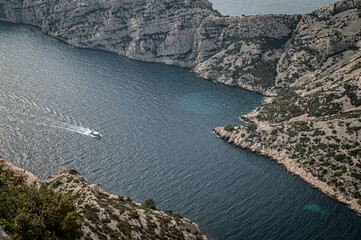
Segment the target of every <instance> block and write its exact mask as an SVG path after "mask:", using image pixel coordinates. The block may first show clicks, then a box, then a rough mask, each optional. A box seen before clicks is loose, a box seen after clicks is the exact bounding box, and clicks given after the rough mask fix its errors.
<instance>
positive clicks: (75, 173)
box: [69, 169, 80, 175]
mask: <svg viewBox="0 0 361 240" xmlns="http://www.w3.org/2000/svg"><path fill="white" fill-rule="evenodd" d="M69 173H70V174H71V175H78V174H80V173H79V172H78V171H77V170H74V169H71V170H69Z"/></svg>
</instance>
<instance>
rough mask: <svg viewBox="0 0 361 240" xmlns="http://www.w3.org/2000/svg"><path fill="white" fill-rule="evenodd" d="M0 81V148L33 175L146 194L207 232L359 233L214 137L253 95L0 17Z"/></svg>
mask: <svg viewBox="0 0 361 240" xmlns="http://www.w3.org/2000/svg"><path fill="white" fill-rule="evenodd" d="M0 84H1V88H0V136H1V137H0V146H1V149H0V154H1V155H2V156H3V157H4V158H5V159H9V160H11V161H12V162H13V163H15V164H16V165H18V166H20V167H23V168H25V169H27V170H30V171H32V172H34V173H36V174H38V175H39V176H40V177H41V178H42V179H45V178H46V177H47V176H48V175H50V174H52V173H54V172H55V171H58V170H60V169H61V168H62V167H67V168H75V169H77V170H79V171H80V172H81V173H82V174H83V175H84V176H85V177H86V178H88V179H89V180H90V181H91V182H96V183H99V184H100V186H101V187H102V188H103V189H105V190H106V191H108V192H111V193H114V194H120V195H125V196H131V197H132V198H133V199H134V200H136V201H140V202H142V201H144V200H145V199H147V198H153V199H155V200H156V202H157V206H158V207H159V208H161V209H172V210H174V211H175V212H177V213H180V214H182V215H184V216H185V217H188V218H190V219H192V220H193V221H195V222H197V223H198V224H199V225H200V227H201V229H202V230H203V231H204V232H205V233H206V234H207V235H209V236H210V237H213V238H216V239H359V238H360V236H361V221H360V218H359V217H357V216H356V214H354V213H353V212H352V211H350V210H348V209H347V208H345V207H344V206H343V205H341V204H340V203H338V202H336V201H333V200H331V199H329V198H327V197H325V196H324V195H322V194H321V193H319V192H318V191H316V190H314V189H312V188H311V187H309V186H308V185H306V184H305V183H303V182H302V181H300V180H299V179H297V178H295V177H293V176H291V175H290V174H288V173H287V172H286V171H285V170H284V169H282V168H280V167H279V166H278V165H276V164H275V163H274V162H272V161H270V160H269V159H267V158H264V157H260V156H258V155H255V154H253V153H250V152H248V151H244V150H241V149H238V148H235V147H233V146H231V145H229V144H227V143H225V142H224V141H222V140H220V139H218V138H216V137H215V135H214V134H212V133H211V129H212V128H214V127H217V126H224V125H227V124H239V123H241V122H240V121H239V120H238V117H239V116H240V115H242V114H244V113H247V112H249V111H251V110H252V109H254V108H255V107H257V106H258V105H259V104H260V103H261V96H260V95H258V94H255V93H252V92H249V91H246V90H243V89H239V88H233V87H228V86H224V85H221V84H216V83H213V82H210V81H206V80H204V79H201V78H198V77H197V76H196V75H195V74H193V73H191V72H190V71H189V70H188V69H182V68H178V67H170V66H164V65H160V64H149V63H142V62H137V61H132V60H128V59H126V58H123V57H119V56H117V55H115V54H111V53H107V52H102V51H93V50H85V49H77V48H74V47H71V46H68V45H66V44H64V43H62V42H59V41H58V40H56V39H53V38H51V37H48V36H45V35H43V34H41V33H40V31H39V30H37V29H36V28H33V27H27V26H18V25H9V24H0ZM90 129H95V130H97V131H99V132H100V133H101V134H102V135H103V136H104V137H103V139H101V140H96V139H94V138H92V137H91V136H89V132H90Z"/></svg>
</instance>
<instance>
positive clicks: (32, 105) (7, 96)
mask: <svg viewBox="0 0 361 240" xmlns="http://www.w3.org/2000/svg"><path fill="white" fill-rule="evenodd" d="M0 95H1V96H2V98H1V100H4V101H5V102H6V103H9V104H4V106H0V111H1V110H6V111H7V112H9V111H12V110H11V109H9V108H8V107H6V106H7V105H9V106H11V104H14V109H17V108H18V106H22V107H25V109H26V110H27V111H22V112H21V113H20V112H18V111H13V114H12V117H13V118H15V120H16V119H21V120H22V121H24V119H25V118H26V119H27V120H28V121H29V122H31V123H36V124H40V125H43V126H45V127H48V126H50V127H53V128H58V129H63V130H67V131H70V132H75V133H79V134H82V135H86V136H91V137H94V138H101V135H100V133H98V132H96V131H94V130H92V129H90V128H86V127H84V126H83V124H81V123H80V122H79V121H77V120H75V119H73V118H71V117H69V116H67V115H66V114H64V113H60V112H57V111H56V110H54V109H52V108H51V107H49V106H41V105H40V104H38V103H36V102H34V101H31V100H29V99H27V98H26V97H24V96H18V95H15V94H11V93H8V92H5V91H2V90H0ZM2 105H3V104H2ZM39 111H40V112H39ZM39 113H40V114H39ZM24 116H26V117H24ZM55 119H58V120H55Z"/></svg>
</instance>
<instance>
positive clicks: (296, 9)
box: [210, 0, 337, 16]
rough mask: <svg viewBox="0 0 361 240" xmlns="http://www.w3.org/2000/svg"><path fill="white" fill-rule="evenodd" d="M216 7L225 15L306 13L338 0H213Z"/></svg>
mask: <svg viewBox="0 0 361 240" xmlns="http://www.w3.org/2000/svg"><path fill="white" fill-rule="evenodd" d="M210 2H211V3H213V7H214V9H217V10H218V11H219V12H220V13H222V14H223V15H230V16H241V15H243V14H244V15H246V16H249V15H258V14H305V13H310V12H312V11H314V10H316V9H319V8H322V7H325V6H327V5H329V4H331V3H335V2H337V0H318V1H314V0H302V1H296V0H288V1H285V0H253V1H249V0H211V1H210Z"/></svg>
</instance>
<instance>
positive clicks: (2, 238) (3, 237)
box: [0, 227, 12, 240]
mask: <svg viewBox="0 0 361 240" xmlns="http://www.w3.org/2000/svg"><path fill="white" fill-rule="evenodd" d="M0 240H12V237H10V236H9V235H7V234H6V232H5V231H4V230H3V229H2V228H1V227H0Z"/></svg>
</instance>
